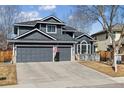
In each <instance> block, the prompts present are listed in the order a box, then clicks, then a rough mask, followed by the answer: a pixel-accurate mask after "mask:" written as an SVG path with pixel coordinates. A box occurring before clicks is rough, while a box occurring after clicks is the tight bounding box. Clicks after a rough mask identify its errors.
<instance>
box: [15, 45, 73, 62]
mask: <svg viewBox="0 0 124 93" xmlns="http://www.w3.org/2000/svg"><path fill="white" fill-rule="evenodd" d="M57 50H58V52H59V57H58V58H59V61H71V46H66V47H61V46H59V47H58V49H57ZM53 61H54V50H53V46H16V62H18V63H20V62H53Z"/></svg>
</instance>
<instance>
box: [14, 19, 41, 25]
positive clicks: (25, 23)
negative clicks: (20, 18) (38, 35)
mask: <svg viewBox="0 0 124 93" xmlns="http://www.w3.org/2000/svg"><path fill="white" fill-rule="evenodd" d="M38 21H40V20H33V21H26V22H20V23H15V24H18V25H35V24H36V23H37V22H38Z"/></svg>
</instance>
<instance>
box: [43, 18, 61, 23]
mask: <svg viewBox="0 0 124 93" xmlns="http://www.w3.org/2000/svg"><path fill="white" fill-rule="evenodd" d="M44 21H45V22H53V23H60V22H59V21H58V20H56V19H54V18H49V19H46V20H44Z"/></svg>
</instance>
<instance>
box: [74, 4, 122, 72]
mask: <svg viewBox="0 0 124 93" xmlns="http://www.w3.org/2000/svg"><path fill="white" fill-rule="evenodd" d="M123 9H124V8H123V6H118V5H109V6H104V5H102V6H76V10H77V11H78V12H79V13H80V14H82V16H84V15H85V16H87V17H88V18H89V19H90V20H92V21H94V22H99V23H100V24H101V26H102V27H103V31H107V32H108V35H109V37H110V38H111V40H112V47H113V52H114V60H113V65H112V66H113V67H114V68H115V72H117V63H116V60H115V58H116V55H118V53H119V49H120V47H121V41H122V38H123V36H124V10H123ZM116 26H119V28H120V30H121V35H120V38H119V40H118V41H117V42H116V41H115V37H114V35H113V33H114V32H113V28H114V27H116Z"/></svg>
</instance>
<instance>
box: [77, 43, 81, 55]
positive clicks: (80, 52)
mask: <svg viewBox="0 0 124 93" xmlns="http://www.w3.org/2000/svg"><path fill="white" fill-rule="evenodd" d="M78 46H79V47H80V44H77V54H81V52H78V50H79V49H78Z"/></svg>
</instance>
